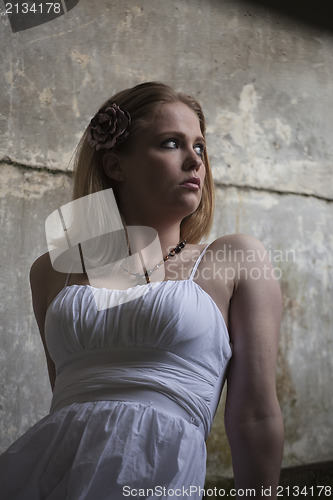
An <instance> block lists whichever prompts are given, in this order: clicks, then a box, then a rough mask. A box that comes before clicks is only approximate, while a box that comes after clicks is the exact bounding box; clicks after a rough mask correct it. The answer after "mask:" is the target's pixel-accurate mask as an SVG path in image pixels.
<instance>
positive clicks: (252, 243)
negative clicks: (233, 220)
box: [210, 233, 265, 256]
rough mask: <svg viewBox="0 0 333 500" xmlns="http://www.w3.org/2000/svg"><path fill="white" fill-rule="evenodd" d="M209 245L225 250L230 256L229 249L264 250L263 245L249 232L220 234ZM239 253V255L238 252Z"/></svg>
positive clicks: (215, 248)
mask: <svg viewBox="0 0 333 500" xmlns="http://www.w3.org/2000/svg"><path fill="white" fill-rule="evenodd" d="M210 247H211V248H212V249H214V250H220V251H221V250H222V251H225V252H226V254H227V255H229V256H230V252H228V251H230V250H244V251H245V250H262V251H264V250H265V247H264V245H263V244H262V243H261V241H260V240H258V238H256V237H255V236H252V235H251V234H245V233H235V234H226V235H224V236H220V237H219V238H217V239H216V240H214V241H213V242H212V243H211V244H210ZM239 255H241V254H240V253H239Z"/></svg>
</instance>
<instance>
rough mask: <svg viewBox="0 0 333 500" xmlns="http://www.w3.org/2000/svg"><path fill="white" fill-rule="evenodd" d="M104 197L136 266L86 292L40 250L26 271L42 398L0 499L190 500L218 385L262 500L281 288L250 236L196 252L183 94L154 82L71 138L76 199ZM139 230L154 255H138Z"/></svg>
mask: <svg viewBox="0 0 333 500" xmlns="http://www.w3.org/2000/svg"><path fill="white" fill-rule="evenodd" d="M108 189H112V192H113V193H114V196H115V200H116V203H117V207H118V209H119V214H120V216H121V220H122V223H123V225H124V230H125V233H126V242H127V249H128V254H129V255H132V256H133V261H131V265H130V266H126V265H125V266H123V267H122V266H120V267H119V268H118V270H117V276H118V277H119V276H121V275H122V276H126V279H124V280H123V281H121V283H122V286H119V288H117V287H115V286H110V285H109V283H110V280H109V281H107V278H106V281H105V282H104V285H105V283H108V284H107V285H105V286H103V284H102V286H99V287H97V286H94V285H92V284H91V283H89V277H88V274H89V273H88V271H87V270H86V269H85V268H84V267H83V268H82V269H83V271H85V272H76V271H77V270H75V272H69V273H68V274H67V276H66V275H65V274H64V273H62V272H59V271H56V270H55V269H54V268H53V266H52V262H51V259H50V255H49V254H46V255H44V256H42V257H40V258H39V259H38V260H37V261H36V262H35V263H34V265H33V266H32V269H31V287H32V297H33V306H34V311H35V315H36V319H37V323H38V326H39V329H40V333H41V337H42V341H43V344H44V348H45V353H46V358H47V363H48V369H49V375H50V382H51V386H52V389H53V402H52V408H51V413H50V415H48V416H46V417H45V418H44V419H43V420H42V421H40V422H39V423H37V424H36V425H35V426H34V427H32V428H31V429H30V430H29V431H28V432H27V433H26V434H25V435H24V436H23V437H22V438H20V439H19V440H18V441H17V442H16V443H14V444H13V445H12V446H11V447H10V448H9V449H8V450H7V452H5V454H4V455H3V456H2V457H1V459H0V474H1V485H2V486H1V490H2V495H3V494H4V496H2V498H5V499H8V500H9V499H10V500H14V499H17V500H18V499H20V500H23V499H27V500H31V499H34V500H37V499H48V500H51V499H52V500H53V499H57V500H64V499H68V500H79V499H80V500H82V499H89V500H96V499H98V500H104V499H105V500H107V499H114V500H118V499H123V498H124V497H128V496H130V497H131V496H132V497H133V496H140V497H141V498H161V497H162V498H171V497H174V496H178V497H181V498H186V497H188V496H189V497H190V498H193V499H194V498H196V499H199V498H201V497H202V494H203V490H202V488H203V487H204V480H205V462H206V447H205V440H206V438H207V436H208V434H209V431H210V428H211V424H212V420H213V416H214V413H215V411H216V408H217V405H218V402H219V397H220V393H221V390H222V387H223V384H224V381H225V379H226V378H227V401H226V411H225V425H226V431H227V435H228V439H229V442H230V447H231V452H232V460H233V468H234V476H235V487H236V488H237V489H247V488H251V489H252V488H253V489H256V497H255V498H262V497H263V498H267V496H265V497H264V496H263V493H262V492H263V490H265V492H266V493H267V488H271V491H272V494H271V497H270V498H275V497H276V486H277V484H278V480H279V471H280V464H281V455H282V447H283V444H282V443H283V424H282V418H281V412H280V408H279V404H278V401H277V396H276V389H275V365H276V357H277V344H278V334H279V324H280V316H281V294H280V289H279V285H278V282H277V280H276V279H275V277H274V273H273V270H272V267H271V265H270V263H269V261H268V259H267V257H266V254H265V250H264V248H263V247H262V245H261V243H260V242H259V241H258V240H256V239H255V238H254V237H252V236H248V235H244V234H233V235H227V236H222V237H220V238H218V239H217V240H215V241H213V242H212V243H210V244H209V245H205V244H202V243H201V240H202V238H203V237H204V236H207V235H208V234H209V230H210V227H211V223H212V217H213V201H214V193H213V189H214V187H213V179H212V174H211V171H210V166H209V161H208V156H207V150H206V144H205V119H204V115H203V113H202V110H201V107H200V105H199V104H198V103H197V102H196V100H194V99H193V98H191V97H189V96H187V95H185V94H181V93H176V92H174V91H173V90H172V89H171V88H170V87H168V86H166V85H164V84H161V83H155V82H152V83H144V84H141V85H138V86H136V87H134V88H131V89H127V90H124V91H122V92H120V93H118V94H116V95H115V96H113V97H112V98H111V99H109V100H108V101H107V102H106V103H105V104H104V106H103V107H102V108H101V109H100V110H99V112H98V113H97V114H96V115H95V117H94V118H93V119H92V121H91V123H90V124H89V126H88V128H87V130H86V132H85V134H84V135H83V138H82V140H81V142H80V144H79V148H78V152H77V157H76V165H75V176H74V199H75V200H78V199H81V198H82V197H84V196H87V195H92V194H93V193H99V192H102V191H103V190H108ZM104 216H105V214H104ZM147 227H148V228H152V229H153V230H154V231H155V232H156V234H157V235H158V241H159V248H160V254H159V253H158V252H155V251H152V252H150V253H147V252H146V253H145V248H144V246H145V242H144V241H143V239H142V238H140V235H141V232H140V228H147ZM131 228H139V229H138V230H137V231H134V230H133V231H131ZM110 241H111V242H112V239H111V240H110ZM133 248H134V249H135V251H133ZM134 254H135V255H136V257H135V255H134ZM138 255H141V257H140V259H139V258H138V257H137V256H138ZM161 255H162V258H161ZM142 256H143V258H142ZM249 256H251V258H247V257H249ZM81 257H84V251H83V253H82V255H81ZM83 261H84V259H83ZM87 273H88V274H87ZM109 278H110V277H109ZM126 280H127V281H126ZM111 282H112V279H111ZM146 290H149V293H145V291H146ZM134 292H135V293H134ZM137 292H139V293H137ZM133 293H134V295H133ZM96 297H97V298H101V297H102V298H103V299H105V298H106V299H107V300H111V299H112V307H104V308H98V307H96V302H95V301H94V300H93V298H96ZM110 304H111V302H110Z"/></svg>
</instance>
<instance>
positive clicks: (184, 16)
mask: <svg viewBox="0 0 333 500" xmlns="http://www.w3.org/2000/svg"><path fill="white" fill-rule="evenodd" d="M0 26H1V31H0V46H1V48H2V53H1V59H2V65H1V68H2V70H1V72H0V89H1V91H0V109H1V114H0V128H1V135H0V137H1V144H0V159H1V165H0V168H1V188H0V189H1V207H0V216H1V246H0V255H1V256H0V277H1V280H2V287H1V289H0V308H1V325H0V334H1V336H0V386H1V387H0V436H1V438H0V439H1V441H0V446H1V450H4V449H5V448H6V447H7V446H8V445H9V444H10V443H11V442H13V440H15V439H16V438H17V437H19V436H20V435H21V434H22V433H23V432H24V431H25V430H26V429H27V428H28V427H29V426H31V425H32V424H33V423H34V422H36V421H37V420H38V419H39V418H41V417H43V416H44V415H45V414H46V413H47V412H48V409H49V403H50V396H51V395H50V390H49V387H48V379H47V372H46V366H45V362H44V355H43V350H42V346H41V342H40V339H39V335H38V332H37V326H36V323H35V320H34V318H33V314H32V309H31V303H30V297H29V283H28V271H29V268H30V265H31V264H32V262H33V260H34V259H35V258H36V257H37V256H38V255H40V254H41V253H43V252H44V251H46V241H45V235H44V221H45V219H46V217H47V216H48V215H49V214H50V213H51V212H52V211H53V210H55V209H56V208H57V207H59V206H60V205H62V204H64V203H66V202H68V201H69V198H70V186H71V179H70V175H69V171H70V168H71V167H70V158H71V155H72V152H73V150H74V148H75V146H76V144H77V142H78V140H79V138H80V136H81V134H82V131H83V129H84V128H85V126H86V124H87V123H88V121H89V119H90V118H91V116H92V115H93V114H94V113H95V111H96V109H97V108H98V106H99V105H100V104H101V103H102V102H103V101H104V100H105V98H107V97H109V95H111V94H112V93H114V92H115V91H117V90H120V89H122V88H125V87H127V86H132V85H134V84H137V83H139V82H142V81H146V80H161V81H165V82H167V83H170V84H172V85H173V86H174V87H176V88H177V89H180V90H184V91H186V92H188V93H191V94H193V95H195V96H196V97H197V98H199V100H200V101H201V103H202V105H203V107H204V109H205V111H206V115H207V120H208V123H209V128H208V146H209V151H210V153H211V160H212V164H213V169H214V177H215V180H216V187H217V207H216V208H217V209H216V219H215V224H214V228H213V231H212V234H211V238H212V239H213V238H214V237H216V236H218V235H221V234H224V233H231V232H246V233H252V234H254V235H255V236H257V237H258V238H259V239H261V240H262V241H263V242H264V244H265V245H266V247H267V249H268V250H269V251H270V252H271V257H272V261H273V264H274V266H275V267H276V268H278V270H279V271H281V280H280V282H281V287H282V290H283V297H284V316H283V324H282V329H281V342H280V355H279V364H278V391H279V398H280V402H281V406H282V411H283V415H284V418H285V429H286V444H285V452H284V461H283V464H284V466H290V465H296V464H303V463H309V462H314V461H322V460H329V459H332V458H333V444H332V443H333V418H332V417H333V398H332V390H331V381H332V378H333V345H332V317H333V313H332V307H331V304H332V288H333V287H332V278H333V276H332V247H333V237H332V234H333V217H332V198H333V189H332V160H333V151H332V148H333V146H332V144H333V141H332V122H333V105H332V104H333V97H332V96H333V83H332V82H333V78H332V77H333V36H332V34H329V33H325V32H324V31H323V30H321V29H319V28H309V27H308V26H307V27H305V26H303V25H301V24H297V23H296V22H295V21H288V20H287V19H285V18H283V17H279V16H278V15H277V14H275V13H272V12H270V11H268V10H267V9H265V8H260V7H258V6H257V7H254V6H251V5H250V4H244V3H242V2H236V1H231V0H230V1H229V0H210V1H207V0H206V1H203V0H184V1H181V2H180V1H178V0H168V1H167V2H165V1H163V0H155V1H153V0H141V1H139V0H138V1H129V0H126V1H123V0H122V1H114V0H113V1H112V2H110V1H108V0H99V1H98V2H97V1H96V2H92V1H90V0H80V2H79V3H78V5H77V6H76V7H75V8H74V9H72V10H71V11H70V12H68V13H67V14H66V15H64V16H62V17H59V18H57V19H55V20H53V21H51V22H49V23H47V24H44V25H41V26H38V27H35V28H32V29H30V30H26V31H21V32H18V33H12V31H11V29H10V26H9V23H8V20H7V17H6V16H5V15H4V14H2V15H1V17H0ZM222 406H223V405H221V406H220V409H219V412H218V415H217V418H216V421H215V424H214V430H213V433H212V435H211V437H210V439H209V442H208V448H209V459H208V477H217V476H230V475H231V474H232V470H231V461H230V452H229V450H228V445H227V441H226V437H225V433H224V430H223V407H222Z"/></svg>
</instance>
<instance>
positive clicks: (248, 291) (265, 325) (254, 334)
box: [225, 235, 283, 498]
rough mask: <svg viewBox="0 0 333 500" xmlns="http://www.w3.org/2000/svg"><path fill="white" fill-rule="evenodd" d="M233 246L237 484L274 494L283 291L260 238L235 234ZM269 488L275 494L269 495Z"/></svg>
mask: <svg viewBox="0 0 333 500" xmlns="http://www.w3.org/2000/svg"><path fill="white" fill-rule="evenodd" d="M232 246H233V248H234V250H237V252H234V255H235V256H236V255H237V258H235V259H234V262H233V265H234V266H235V267H234V271H235V287H234V293H233V296H232V299H231V301H230V308H229V322H230V336H231V341H232V343H233V356H232V359H231V362H230V366H229V369H228V376H227V400H226V411H225V425H226V431H227V436H228V440H229V443H230V447H231V454H232V461H233V469H234V477H235V487H236V489H240V488H241V489H247V488H250V489H255V490H256V496H255V498H276V492H277V486H278V481H279V476H280V468H281V460H282V451H283V421H282V415H281V410H280V406H279V403H278V399H277V394H276V380H275V369H276V360H277V353H278V338H279V329H280V320H281V310H282V301H281V291H280V286H279V283H278V281H277V279H276V278H275V275H274V271H273V268H272V265H271V263H270V262H269V259H268V256H267V252H266V251H265V248H264V247H263V246H262V244H261V243H260V242H259V241H258V240H256V239H255V238H253V237H251V236H248V235H235V236H234V238H233V243H232ZM269 489H270V491H271V496H268V495H267V493H268V492H269ZM263 490H265V493H266V495H264V494H263Z"/></svg>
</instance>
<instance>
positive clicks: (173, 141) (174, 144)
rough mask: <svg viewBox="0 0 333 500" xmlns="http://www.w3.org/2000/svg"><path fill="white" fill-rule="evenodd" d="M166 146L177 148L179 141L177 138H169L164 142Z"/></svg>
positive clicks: (163, 144)
mask: <svg viewBox="0 0 333 500" xmlns="http://www.w3.org/2000/svg"><path fill="white" fill-rule="evenodd" d="M162 146H163V147H164V148H170V149H176V148H177V147H178V143H177V141H176V139H167V140H166V141H164V142H163V143H162Z"/></svg>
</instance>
